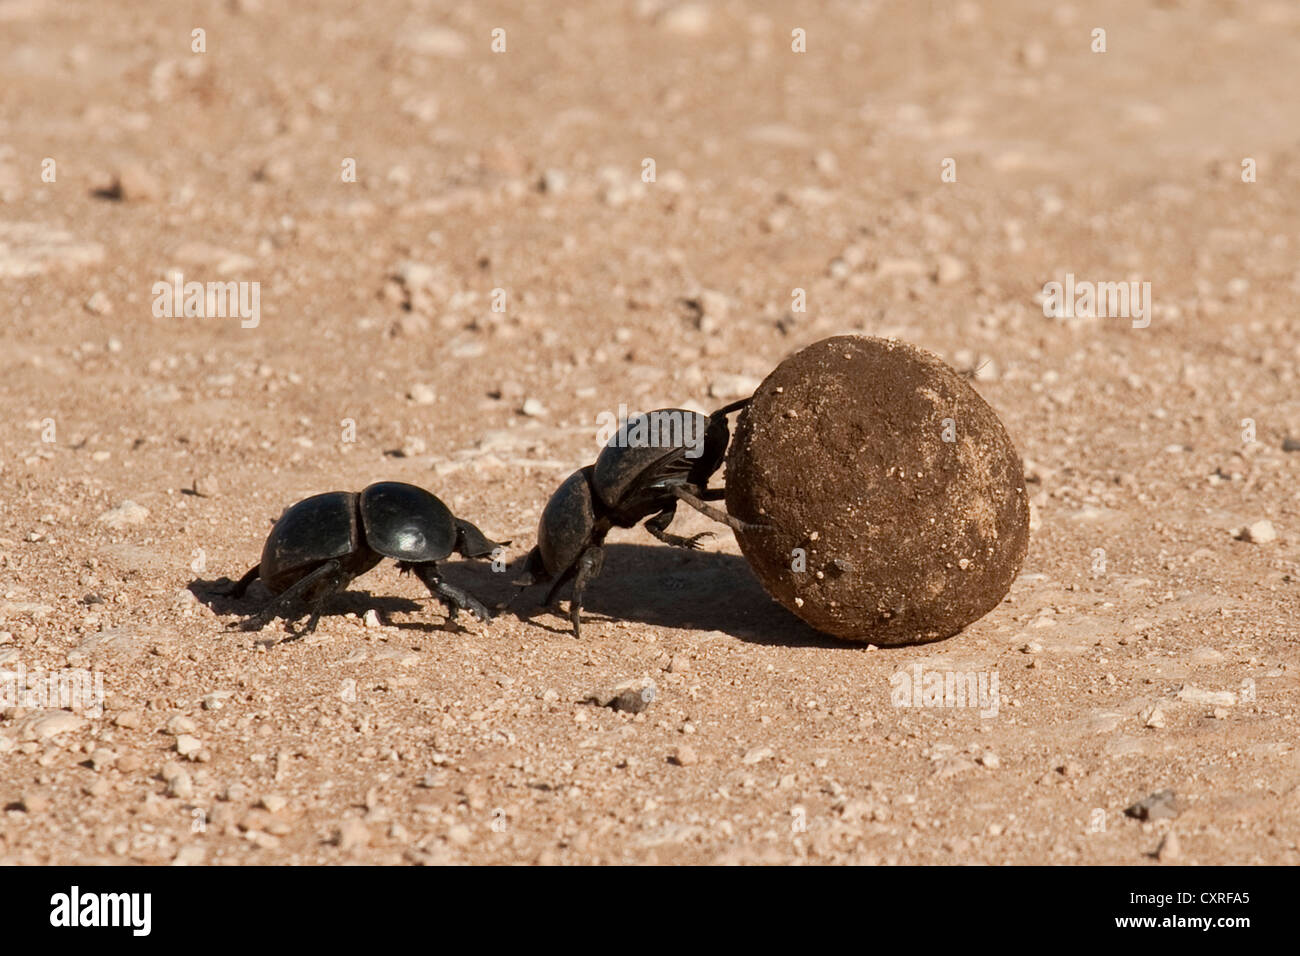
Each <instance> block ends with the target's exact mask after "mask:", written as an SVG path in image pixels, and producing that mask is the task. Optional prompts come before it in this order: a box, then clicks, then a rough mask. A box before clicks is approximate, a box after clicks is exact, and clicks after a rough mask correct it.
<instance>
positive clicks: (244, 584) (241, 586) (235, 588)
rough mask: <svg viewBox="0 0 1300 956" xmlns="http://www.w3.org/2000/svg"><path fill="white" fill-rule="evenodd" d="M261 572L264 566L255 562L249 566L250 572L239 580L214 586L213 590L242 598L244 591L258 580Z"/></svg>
mask: <svg viewBox="0 0 1300 956" xmlns="http://www.w3.org/2000/svg"><path fill="white" fill-rule="evenodd" d="M261 573H262V566H261V565H260V564H255V565H253V566H252V567H251V568H249V569H248V573H247V574H245V575H244V576H243V577H242V578H240V579H239V580H238V581H232V582H230V583H229V584H223V585H220V586H219V587H216V588H213V590H214V591H216V592H217V593H218V594H224V595H226V596H228V597H233V598H241V597H243V596H244V592H245V591H247V590H248V586H249V585H250V584H252V583H253V582H254V581H256V580H257V578H258V576H259V575H260V574H261Z"/></svg>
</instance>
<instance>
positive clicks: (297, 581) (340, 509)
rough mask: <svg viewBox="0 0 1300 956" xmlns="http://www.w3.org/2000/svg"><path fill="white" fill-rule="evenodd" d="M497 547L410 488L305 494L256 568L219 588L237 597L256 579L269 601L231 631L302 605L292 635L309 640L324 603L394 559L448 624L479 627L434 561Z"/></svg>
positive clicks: (385, 485)
mask: <svg viewBox="0 0 1300 956" xmlns="http://www.w3.org/2000/svg"><path fill="white" fill-rule="evenodd" d="M502 544H509V542H508V541H507V542H502ZM499 546H501V545H498V544H497V543H495V542H492V541H489V540H488V539H487V538H486V537H485V536H484V535H483V532H482V531H480V530H479V529H478V528H476V527H474V525H472V524H470V523H469V522H468V521H465V520H463V519H461V518H457V517H455V516H454V515H452V513H451V511H450V510H448V508H447V506H446V505H445V504H443V503H442V502H441V501H440V500H439V499H438V498H437V496H435V495H433V494H430V493H429V492H427V491H425V490H424V489H423V488H419V487H417V486H415V485H408V484H405V483H404V482H400V481H381V482H377V483H375V484H373V485H369V486H367V487H366V488H365V489H363V490H362V491H361V492H360V493H354V492H351V491H330V492H326V493H325V494H321V495H313V496H312V497H310V498H304V499H303V500H302V501H299V502H298V503H297V504H294V505H290V506H289V507H288V508H286V509H285V511H284V514H282V515H280V520H278V521H277V522H276V523H275V527H273V528H272V529H271V533H270V534H269V535H267V538H266V544H265V545H264V546H263V548H262V560H261V562H260V563H258V564H257V565H255V566H254V567H253V568H251V569H250V570H249V572H248V573H247V574H245V575H244V576H243V577H242V578H240V579H239V580H238V581H237V582H235V583H234V584H233V585H231V586H230V587H229V588H228V589H227V593H228V594H231V595H233V596H235V597H240V596H242V595H243V593H244V592H245V591H246V590H247V589H248V586H249V585H250V584H252V583H253V581H255V580H256V579H258V578H261V579H262V583H263V584H264V585H266V587H267V589H268V590H269V591H271V593H272V594H274V595H276V597H275V599H274V600H273V601H271V602H270V603H269V604H267V605H266V607H264V608H262V610H261V611H259V612H258V613H257V614H255V615H253V616H252V617H250V618H248V619H247V620H245V621H243V622H241V623H239V624H234V625H231V627H232V628H235V627H242V628H243V629H244V630H261V629H262V628H263V627H264V626H265V625H266V624H267V622H268V621H270V620H271V619H272V618H273V617H275V616H276V615H277V614H278V612H279V611H280V610H281V609H282V608H283V607H285V606H286V605H288V604H290V603H291V602H292V601H294V600H297V599H302V600H303V601H304V602H306V603H307V605H308V607H309V608H310V609H311V619H310V620H309V621H308V622H307V627H306V628H305V629H304V630H303V631H301V632H300V634H310V633H311V632H312V631H314V630H315V629H316V624H317V622H318V621H319V620H320V614H321V606H322V605H323V604H324V602H325V601H326V599H328V598H329V597H330V596H331V595H334V594H337V593H338V592H340V591H342V590H344V589H346V588H347V586H348V584H349V583H350V582H351V581H352V579H353V578H356V577H359V576H360V575H362V574H365V573H366V572H367V571H369V570H370V569H371V568H373V567H374V566H375V565H376V564H378V563H379V562H380V561H382V560H383V559H384V558H393V559H395V560H396V561H397V563H398V567H399V568H401V569H402V571H403V572H408V571H409V572H414V574H415V576H416V577H417V578H419V579H420V580H421V581H423V582H424V586H425V587H427V588H428V589H429V591H430V593H432V594H433V596H434V597H435V598H437V599H438V600H439V601H441V602H442V603H443V604H445V605H446V606H447V609H448V611H450V612H451V619H452V620H453V621H455V619H456V617H457V615H458V614H459V612H460V611H462V610H469V611H472V612H474V614H475V615H476V616H477V617H478V618H479V620H481V621H486V620H488V618H490V617H491V614H489V613H488V609H487V608H486V607H485V606H484V605H483V603H482V602H481V601H479V600H478V599H476V598H475V597H474V596H473V595H471V594H469V593H468V592H466V591H464V590H462V589H461V588H458V587H456V586H455V585H452V584H448V583H446V582H445V581H443V580H442V579H441V578H440V577H439V575H438V565H437V562H438V561H441V560H442V559H444V558H446V557H447V556H448V555H450V554H451V553H452V552H453V551H455V552H457V553H459V554H461V555H463V556H464V557H467V558H481V557H485V556H487V555H490V554H491V553H492V551H493V550H494V549H495V548H497V547H499Z"/></svg>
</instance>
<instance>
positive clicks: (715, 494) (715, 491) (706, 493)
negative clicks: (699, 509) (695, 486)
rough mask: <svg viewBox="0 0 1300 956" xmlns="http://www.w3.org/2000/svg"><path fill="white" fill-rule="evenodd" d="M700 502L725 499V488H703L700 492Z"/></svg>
mask: <svg viewBox="0 0 1300 956" xmlns="http://www.w3.org/2000/svg"><path fill="white" fill-rule="evenodd" d="M699 497H700V500H701V501H721V500H722V499H723V498H725V497H727V489H726V488H705V489H704V490H703V491H701V492H700V496H699Z"/></svg>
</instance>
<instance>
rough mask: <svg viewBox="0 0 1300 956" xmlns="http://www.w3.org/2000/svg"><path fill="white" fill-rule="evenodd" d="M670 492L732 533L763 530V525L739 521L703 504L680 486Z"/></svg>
mask: <svg viewBox="0 0 1300 956" xmlns="http://www.w3.org/2000/svg"><path fill="white" fill-rule="evenodd" d="M672 492H673V494H674V495H676V496H677V497H678V498H679V499H680V500H682V501H684V502H686V504H688V505H690V506H691V507H692V508H694V509H695V510H696V511H698V512H699V513H700V514H702V515H704V516H705V517H706V518H712V519H713V520H714V521H717V522H720V523H721V524H725V525H726V526H727V527H728V528H730V529H731V530H732V531H759V530H762V528H763V525H761V524H751V523H750V522H748V521H741V520H740V519H739V518H735V517H732V516H731V515H729V514H727V513H726V512H725V511H723V510H722V509H721V508H715V507H713V505H710V504H705V503H704V502H703V501H701V500H700V498H699V497H697V496H696V495H693V494H691V492H689V491H687V490H686V489H685V488H683V487H682V486H681V485H674V486H673V489H672Z"/></svg>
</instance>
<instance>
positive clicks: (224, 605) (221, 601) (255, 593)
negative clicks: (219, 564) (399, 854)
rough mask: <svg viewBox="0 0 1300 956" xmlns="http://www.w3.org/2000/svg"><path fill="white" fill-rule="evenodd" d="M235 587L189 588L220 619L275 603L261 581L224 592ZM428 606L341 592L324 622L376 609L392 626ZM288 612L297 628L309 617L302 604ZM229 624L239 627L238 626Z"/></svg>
mask: <svg viewBox="0 0 1300 956" xmlns="http://www.w3.org/2000/svg"><path fill="white" fill-rule="evenodd" d="M232 583H233V582H232V581H231V579H230V578H225V577H222V578H213V579H211V580H207V579H204V578H195V579H194V580H193V581H191V582H190V583H189V584H188V585H186V587H187V589H188V590H189V592H190V593H191V594H193V595H194V596H195V597H196V598H197V599H198V600H199V603H201V604H204V605H206V606H207V608H208V610H210V611H212V613H213V614H215V615H217V616H218V617H226V616H228V615H235V616H237V617H239V618H241V619H243V620H247V619H249V618H251V617H253V616H254V615H256V614H257V613H258V612H259V611H261V610H262V608H264V607H266V606H267V605H268V604H270V603H271V601H273V600H274V595H272V594H271V592H270V591H268V590H267V589H266V588H265V587H263V586H262V582H261V581H254V582H253V583H252V584H251V585H250V586H249V588H248V590H247V591H245V592H244V595H243V597H234V596H233V595H231V594H228V593H226V592H225V589H226V588H228V587H230V586H231V584H232ZM427 606H428V604H427V602H421V601H412V600H411V599H410V598H404V597H395V596H393V595H388V594H372V593H371V592H369V591H367V590H364V589H362V588H348V589H347V590H346V591H340V592H339V593H338V594H334V595H331V596H330V598H329V600H327V601H326V602H325V605H324V607H323V608H322V609H321V618H322V619H324V618H327V617H339V616H342V615H345V614H355V615H357V617H361V616H362V615H364V614H365V613H366V611H369V610H372V609H373V610H374V611H375V613H376V614H378V615H379V618H380V620H381V621H383V622H384V623H386V624H393V623H396V622H394V621H392V620H390V618H391V616H392V615H393V614H412V613H418V612H420V611H421V610H424V609H426V608H427ZM439 610H441V608H439ZM285 611H286V612H288V613H290V614H297V615H298V618H297V619H296V620H295V621H292V622H291V623H296V624H301V623H303V619H304V618H306V616H307V614H308V609H307V605H305V604H303V603H301V602H299V603H298V604H297V605H295V606H293V607H287V608H285ZM230 623H231V624H237V623H239V622H230ZM285 623H286V622H285V620H284V619H283V618H276V619H275V620H274V621H268V622H267V623H266V626H265V628H263V629H264V630H266V629H270V628H273V627H276V626H280V627H283V626H285ZM236 629H237V628H236Z"/></svg>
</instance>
